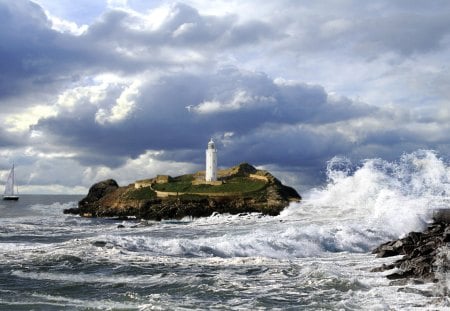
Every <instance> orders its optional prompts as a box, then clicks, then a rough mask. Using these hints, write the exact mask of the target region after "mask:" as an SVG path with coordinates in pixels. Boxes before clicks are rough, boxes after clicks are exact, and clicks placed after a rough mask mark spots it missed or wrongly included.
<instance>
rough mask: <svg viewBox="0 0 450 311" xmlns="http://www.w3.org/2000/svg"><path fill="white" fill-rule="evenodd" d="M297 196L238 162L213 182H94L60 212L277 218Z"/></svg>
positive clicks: (201, 177)
mask: <svg viewBox="0 0 450 311" xmlns="http://www.w3.org/2000/svg"><path fill="white" fill-rule="evenodd" d="M300 200H301V197H300V195H299V194H298V193H297V191H296V190H295V189H293V188H291V187H288V186H285V185H283V184H282V183H281V182H280V181H279V180H278V179H277V178H275V177H274V176H273V175H272V174H270V173H269V172H268V171H264V170H257V169H256V168H255V167H253V166H252V165H250V164H247V163H242V164H240V165H237V166H234V167H232V168H229V169H224V170H218V171H217V180H215V181H206V180H205V171H200V172H197V173H195V174H187V175H181V176H177V177H171V176H168V175H158V176H156V177H154V178H150V179H144V180H138V181H136V182H134V183H133V184H130V185H128V186H124V187H120V186H119V185H118V184H117V182H116V181H114V180H112V179H109V180H105V181H101V182H99V183H96V184H94V185H93V186H92V187H91V188H90V189H89V193H88V194H87V196H86V197H85V198H83V199H82V200H81V201H80V202H79V203H78V208H71V209H67V210H64V213H70V214H78V215H81V216H84V217H130V216H134V217H136V218H139V219H145V220H161V219H181V218H183V217H186V216H190V217H204V216H210V215H212V214H213V213H229V214H239V213H251V212H258V213H262V214H265V215H278V214H279V213H280V212H281V211H282V210H283V209H284V208H285V207H287V206H288V205H289V203H290V202H293V201H300Z"/></svg>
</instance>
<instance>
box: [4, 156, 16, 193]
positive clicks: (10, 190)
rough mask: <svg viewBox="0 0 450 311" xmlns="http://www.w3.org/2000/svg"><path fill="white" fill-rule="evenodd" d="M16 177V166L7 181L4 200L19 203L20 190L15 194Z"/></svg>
mask: <svg viewBox="0 0 450 311" xmlns="http://www.w3.org/2000/svg"><path fill="white" fill-rule="evenodd" d="M14 179H15V176H14V164H13V166H12V168H11V171H10V172H9V175H8V179H7V180H6V185H5V192H4V194H3V200H13V201H17V200H18V199H19V196H18V192H19V191H18V190H17V191H16V192H14V186H15V180H14Z"/></svg>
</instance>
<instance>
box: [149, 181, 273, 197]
mask: <svg viewBox="0 0 450 311" xmlns="http://www.w3.org/2000/svg"><path fill="white" fill-rule="evenodd" d="M265 186H266V182H265V181H263V180H257V179H251V178H247V177H235V178H233V179H230V180H228V181H227V182H226V183H224V184H222V185H218V186H213V185H207V184H204V185H192V183H191V181H188V180H182V181H174V182H170V183H167V184H156V185H153V188H154V189H155V190H158V191H165V192H187V193H212V194H213V193H246V192H254V191H259V190H262V189H264V188H265Z"/></svg>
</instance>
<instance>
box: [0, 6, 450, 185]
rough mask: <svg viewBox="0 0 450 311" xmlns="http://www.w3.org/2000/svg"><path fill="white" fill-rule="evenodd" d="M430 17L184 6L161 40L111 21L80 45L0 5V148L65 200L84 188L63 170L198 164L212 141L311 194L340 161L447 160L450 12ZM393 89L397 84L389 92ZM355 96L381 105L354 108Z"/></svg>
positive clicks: (169, 19) (120, 16)
mask: <svg viewBox="0 0 450 311" xmlns="http://www.w3.org/2000/svg"><path fill="white" fill-rule="evenodd" d="M130 3H131V2H130ZM280 3H281V4H280ZM424 3H425V2H423V1H394V2H393V1H379V2H376V3H366V2H361V1H344V2H342V1H341V2H335V1H321V2H315V3H311V2H310V1H288V0H286V1H280V2H277V3H276V4H275V2H274V3H270V4H269V3H267V4H264V5H263V4H260V5H257V6H254V8H255V10H254V12H253V11H252V12H250V11H248V12H244V13H243V12H241V11H237V10H234V11H233V10H230V13H226V14H225V13H223V14H220V15H214V14H206V13H205V12H206V11H205V10H202V9H201V8H196V7H194V6H189V5H186V4H183V3H175V4H173V5H170V6H168V7H167V8H168V9H167V12H166V13H167V15H166V16H164V17H162V18H161V23H160V24H159V25H151V23H152V22H153V21H149V20H148V18H149V16H147V15H145V14H144V13H143V11H142V12H133V11H132V10H130V9H111V8H109V9H105V11H104V12H103V13H102V14H98V12H96V13H95V15H96V16H98V17H97V18H96V19H94V20H93V19H92V17H90V18H89V21H92V20H93V21H92V22H91V24H90V25H89V27H88V28H87V29H86V31H85V32H82V33H78V34H77V35H75V34H73V33H70V32H62V31H58V30H56V28H57V27H55V26H57V25H52V21H54V20H52V17H51V16H47V15H46V13H45V12H44V10H43V9H42V8H41V7H40V6H39V5H37V4H35V3H34V2H30V1H25V0H22V1H5V0H0V20H1V21H2V27H1V28H0V105H1V106H2V107H3V109H2V111H3V112H4V114H5V116H2V121H3V124H4V125H3V126H2V127H0V148H2V150H7V151H8V152H9V151H10V150H14V151H15V154H14V155H15V156H16V157H19V158H20V157H21V156H20V154H21V153H22V154H24V150H26V152H25V153H26V155H23V156H22V158H21V160H22V161H23V162H24V163H25V162H27V161H28V162H27V163H29V165H30V167H31V166H35V167H36V170H35V173H34V175H33V178H32V179H33V182H36V183H38V182H39V177H36V176H40V175H43V174H45V171H46V170H47V169H48V166H49V165H50V164H49V163H50V162H51V161H54V162H55V163H56V166H55V167H56V168H52V169H50V171H51V172H52V174H53V175H55V176H58V177H57V178H56V177H55V178H53V179H52V177H51V176H49V175H47V176H45V178H44V177H42V178H40V181H41V182H42V184H46V185H49V184H51V183H53V182H54V183H58V184H64V183H65V184H67V185H69V184H70V185H71V186H76V185H77V180H80V179H81V178H84V176H85V175H83V173H81V172H78V173H77V174H76V176H73V178H70V180H69V179H67V180H66V181H65V179H64V178H65V177H64V176H63V175H60V174H59V175H58V174H57V173H56V170H57V169H60V170H69V167H74V168H76V169H77V170H80V171H82V170H86V171H89V170H90V168H92V167H107V168H108V169H112V168H120V167H123V165H130V164H129V162H130V161H132V160H130V159H134V160H136V163H140V162H139V161H145V160H146V159H147V158H154V159H157V160H158V161H160V162H158V163H160V164H161V163H169V162H170V163H172V162H173V163H177V162H183V163H184V162H185V163H191V164H192V163H194V165H201V164H202V163H203V160H204V159H203V158H204V150H203V149H204V148H205V144H206V142H207V141H208V139H209V138H210V137H211V136H213V137H214V138H215V139H216V141H217V145H218V146H219V148H220V158H219V159H220V161H221V162H220V163H221V165H223V166H228V165H234V164H236V163H238V162H242V161H247V162H251V163H253V164H255V165H262V166H267V167H270V168H273V169H274V170H276V171H278V172H280V174H282V172H283V171H291V172H296V173H298V174H299V175H301V176H302V178H305V179H306V180H308V181H307V183H308V184H313V183H314V180H316V181H317V180H318V179H320V178H321V176H323V174H322V173H320V172H321V170H322V169H321V168H323V166H324V163H325V162H326V161H327V160H328V159H330V158H332V157H333V156H335V155H337V154H342V155H346V156H350V157H352V158H355V159H360V158H365V157H374V156H375V157H378V156H382V157H385V158H395V157H397V156H398V155H399V154H401V153H403V152H405V151H413V150H415V149H417V148H430V149H433V148H434V149H437V150H438V151H443V152H448V150H449V148H450V147H449V145H450V143H449V141H448V138H447V136H446V135H443V134H442V133H443V132H444V131H446V130H448V125H447V124H448V121H449V113H450V111H449V110H448V108H446V106H445V103H446V102H447V101H448V100H447V98H446V97H445V96H446V95H447V93H448V90H447V89H446V88H445V85H446V83H445V82H446V81H448V80H449V75H448V72H447V70H445V69H446V68H441V67H442V66H443V65H442V64H445V63H447V62H448V59H447V58H448V56H442V55H439V57H437V56H436V59H433V55H438V54H448V53H443V52H445V51H447V50H448V45H449V42H450V41H449V38H450V21H449V19H448V15H449V14H448V13H449V12H450V5H449V4H448V2H445V1H444V2H442V1H433V2H431V3H428V2H427V4H424ZM250 4H251V3H250ZM250 4H249V3H247V2H245V3H243V5H244V6H245V7H246V8H248V7H251V5H250ZM146 5H147V6H148V4H146ZM259 6H261V7H264V9H263V8H260V7H259ZM267 8H269V9H267ZM264 10H266V11H264ZM160 17H161V16H160ZM81 20H83V21H84V20H86V19H81ZM383 55H395V56H394V57H383ZM368 60H369V62H368ZM419 61H420V62H421V63H420V65H421V67H420V66H417V67H420V68H416V66H415V65H416V64H417V62H419ZM230 64H232V65H230ZM278 64H282V65H283V66H281V68H278V67H279V66H278ZM305 64H307V65H305ZM311 64H312V65H311ZM438 67H439V68H438ZM243 68H250V69H248V70H245V69H243ZM437 68H438V69H437ZM423 72H425V73H427V75H426V76H423V75H422V73H423ZM316 73H317V76H316V77H319V78H322V79H326V80H328V82H329V81H332V82H331V83H330V82H329V84H328V86H329V85H332V86H333V87H334V86H335V85H337V86H340V90H349V92H350V94H349V97H345V96H344V97H338V96H336V95H330V93H329V92H330V88H329V87H327V86H326V85H327V84H326V83H325V82H324V83H322V82H320V79H319V82H316V83H315V84H311V83H310V84H308V83H301V82H300V81H299V80H304V81H306V82H308V81H311V80H313V81H317V80H314V79H312V78H311V80H309V79H310V78H309V77H313V76H315V74H316ZM105 76H112V77H114V78H111V80H108V77H106V78H105ZM275 77H281V78H276V79H274V78H275ZM393 77H394V78H397V77H400V78H403V81H401V82H398V83H397V82H396V84H395V85H391V84H392V82H393V81H394V80H395V79H394V78H393ZM283 78H286V79H287V78H292V79H293V80H292V81H291V80H284V79H283ZM114 79H115V80H114ZM349 81H350V82H351V83H349ZM428 84H430V85H432V87H431V86H430V87H429V89H428V92H426V94H432V93H439V95H435V96H434V97H432V96H428V97H427V96H425V95H426V94H425V95H423V96H415V95H416V94H421V92H422V89H426V88H427V85H428ZM374 86H375V87H374ZM371 88H372V89H371ZM338 89H339V87H338ZM355 90H356V91H355ZM360 90H361V92H362V93H363V94H362V97H364V92H365V93H366V94H369V95H370V96H375V97H376V98H377V99H376V101H377V102H375V103H374V102H372V103H371V104H372V105H369V104H365V103H363V102H362V101H360V100H355V99H354V98H357V97H358V96H359V94H358V92H359V91H360ZM435 91H436V92H435ZM390 92H398V94H400V95H398V96H397V97H395V96H394V95H392V96H391V97H389V95H388V94H389V93H390ZM332 94H333V93H332ZM373 94H376V95H373ZM340 95H346V94H340ZM370 96H369V97H370ZM378 98H383V99H384V98H388V99H390V100H388V101H386V104H389V107H385V103H384V102H378ZM397 98H401V99H402V100H403V101H405V102H406V103H402V104H401V105H400V104H398V103H397V102H395V99H397ZM380 101H381V100H380ZM413 103H414V105H413ZM427 103H432V104H431V106H426V105H427ZM38 104H39V105H41V106H42V105H47V108H48V107H52V109H53V110H54V111H53V112H54V113H48V114H46V113H40V112H39V111H37V110H36V109H35V110H33V108H36V107H37V106H36V105H38ZM374 104H376V106H374ZM408 104H409V106H408ZM436 107H438V108H439V109H440V110H439V111H440V112H439V115H437V113H436V112H435V111H436V110H435V108H436ZM33 113H36V114H38V116H33V115H32V114H33ZM49 115H50V116H49ZM10 116H14V117H10ZM18 116H19V117H18ZM27 118H28V119H30V120H31V121H27V122H28V123H27V122H26V120H27ZM33 118H34V119H36V120H37V121H32V120H34V119H33ZM21 120H22V121H21ZM23 120H25V121H23ZM16 122H17V123H20V122H24V124H25V126H24V125H22V124H15V123H16ZM16 125H17V126H16ZM19 125H20V126H19ZM7 126H12V127H14V126H16V128H15V129H13V130H11V129H9V128H8V129H6V127H7ZM27 126H30V130H29V131H26V130H24V129H25V128H27ZM147 150H161V151H163V152H161V153H155V154H151V155H149V154H147ZM143 155H146V156H145V157H144V158H141V157H142V156H143ZM39 159H40V160H39ZM43 159H45V161H44V160H43ZM137 159H138V160H139V161H138V160H137ZM127 163H128V164H127ZM5 165H6V164H5ZM5 165H4V166H5ZM134 165H136V166H137V165H138V164H134ZM161 165H162V164H161ZM6 166H7V165H6ZM164 167H166V168H171V169H173V168H174V167H175V166H170V165H167V166H164ZM94 171H95V170H94ZM161 173H164V172H161ZM86 174H87V175H86V176H91V175H92V176H97V175H95V172H93V173H92V174H91V175H90V173H89V172H88V173H86ZM100 175H101V174H100ZM30 176H31V175H30ZM102 176H103V175H102ZM286 176H287V175H286ZM318 176H319V177H318ZM30 178H31V177H30ZM30 180H31V179H30Z"/></svg>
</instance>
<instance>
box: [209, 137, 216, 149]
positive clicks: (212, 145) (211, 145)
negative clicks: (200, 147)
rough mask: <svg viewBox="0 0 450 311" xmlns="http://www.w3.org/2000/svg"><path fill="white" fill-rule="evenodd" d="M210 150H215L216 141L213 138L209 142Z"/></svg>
mask: <svg viewBox="0 0 450 311" xmlns="http://www.w3.org/2000/svg"><path fill="white" fill-rule="evenodd" d="M208 149H215V146H214V140H213V139H212V138H211V139H210V140H209V143H208Z"/></svg>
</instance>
